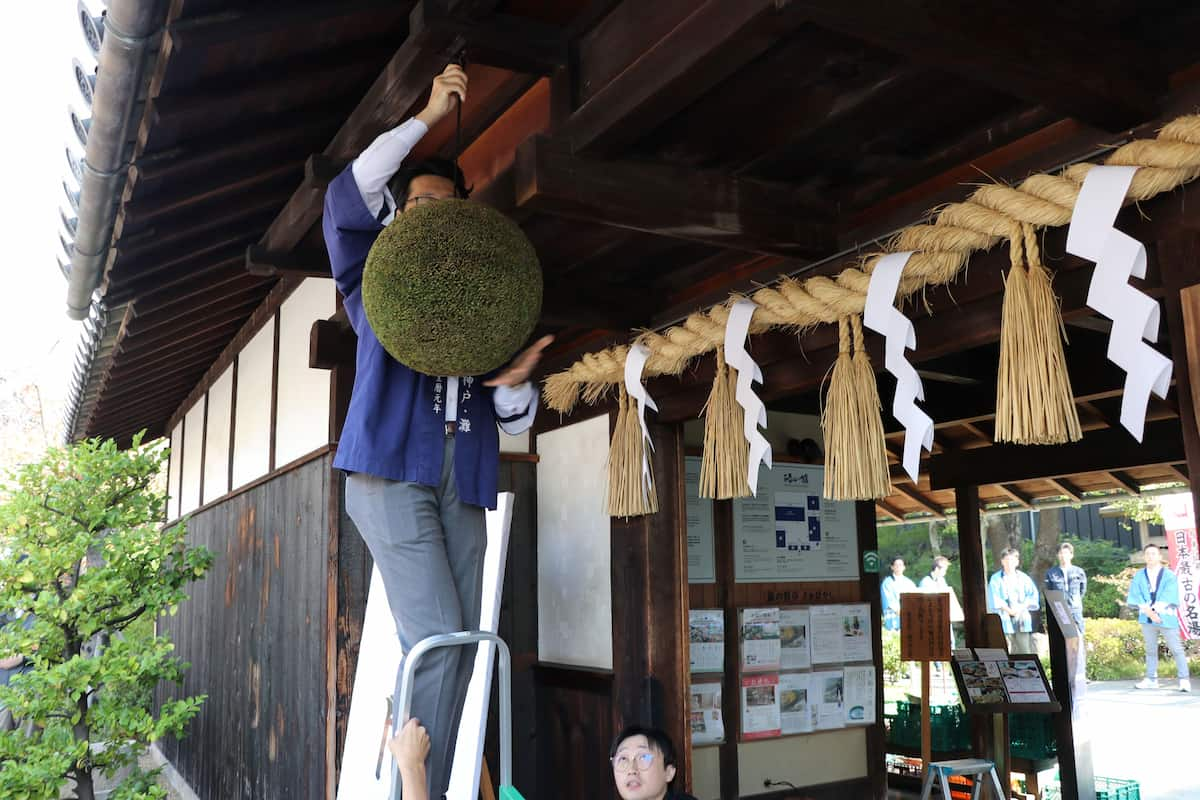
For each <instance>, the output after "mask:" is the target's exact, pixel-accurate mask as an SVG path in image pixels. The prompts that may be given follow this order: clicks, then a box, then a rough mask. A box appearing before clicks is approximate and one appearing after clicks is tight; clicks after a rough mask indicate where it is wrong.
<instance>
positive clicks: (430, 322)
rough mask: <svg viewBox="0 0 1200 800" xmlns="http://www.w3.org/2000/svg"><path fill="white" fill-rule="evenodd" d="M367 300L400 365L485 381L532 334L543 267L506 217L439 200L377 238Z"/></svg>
mask: <svg viewBox="0 0 1200 800" xmlns="http://www.w3.org/2000/svg"><path fill="white" fill-rule="evenodd" d="M362 297H363V307H364V309H365V310H366V313H367V320H368V322H370V323H371V328H372V329H373V330H374V332H375V336H376V337H377V338H378V339H379V341H380V343H381V344H382V345H383V347H384V349H385V350H387V352H388V353H390V354H391V356H392V358H395V359H396V360H397V361H399V362H400V363H401V364H404V365H405V366H408V367H410V368H411V369H414V370H416V371H417V372H423V373H425V374H427V375H482V374H484V373H487V372H490V371H491V370H494V369H496V368H497V367H501V366H503V365H504V364H505V363H507V362H508V360H509V359H511V358H512V357H513V355H514V354H515V353H516V352H517V350H518V349H520V347H521V345H522V344H524V343H525V341H526V340H527V339H528V338H529V336H530V334H531V333H533V327H534V325H535V324H537V321H538V317H539V316H540V315H541V311H542V269H541V266H540V265H539V264H538V259H537V253H536V252H535V251H534V249H533V245H532V244H530V242H529V240H528V239H527V238H525V234H524V233H523V232H522V231H521V229H520V228H519V227H517V225H516V223H514V222H513V221H512V220H510V219H508V217H505V216H504V215H503V214H501V213H500V212H498V211H496V210H495V209H493V208H490V207H488V206H485V205H483V204H481V203H471V202H468V201H466V200H441V201H439V202H436V203H424V204H422V205H419V206H417V207H415V208H413V209H410V210H409V211H406V212H404V213H403V214H397V215H396V219H395V221H393V222H392V223H391V224H390V225H388V226H387V228H385V229H384V230H383V232H382V233H381V234H379V238H378V239H377V240H376V241H375V244H374V246H372V248H371V252H370V253H369V254H368V255H367V263H366V267H365V269H364V271H363V282H362Z"/></svg>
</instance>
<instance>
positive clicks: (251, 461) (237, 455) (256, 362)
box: [232, 320, 275, 489]
mask: <svg viewBox="0 0 1200 800" xmlns="http://www.w3.org/2000/svg"><path fill="white" fill-rule="evenodd" d="M274 354H275V323H274V321H273V320H267V324H265V325H263V328H262V330H260V331H259V332H258V333H257V334H255V335H254V338H252V339H251V340H250V342H249V343H248V344H247V345H246V347H245V349H243V350H242V352H241V353H239V354H238V384H237V401H236V403H235V406H234V413H235V414H236V415H237V422H236V423H235V424H234V429H233V436H234V440H233V487H232V488H234V489H237V488H238V487H239V486H245V485H246V484H247V483H249V482H250V481H252V480H254V479H255V478H260V477H262V476H263V475H266V474H267V471H268V470H269V469H270V464H271V454H270V447H271V371H272V366H273V363H272V359H273V357H274Z"/></svg>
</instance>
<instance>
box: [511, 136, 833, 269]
mask: <svg viewBox="0 0 1200 800" xmlns="http://www.w3.org/2000/svg"><path fill="white" fill-rule="evenodd" d="M515 171H516V174H515V180H516V202H517V206H518V207H520V208H529V209H533V210H535V211H540V212H544V213H548V214H555V215H559V216H563V217H569V218H571V219H578V220H582V221H585V222H590V223H595V224H600V225H611V226H614V227H618V228H625V229H628V230H636V231H641V232H643V233H652V234H656V235H660V236H670V237H674V238H678V239H686V240H689V241H694V242H701V243H703V244H708V245H712V246H715V247H724V248H732V249H738V250H749V251H752V252H757V253H770V254H776V255H785V256H794V257H817V256H820V255H824V254H827V253H829V252H831V251H832V250H834V249H835V248H836V247H837V236H836V233H835V231H834V228H833V226H832V225H831V224H829V223H823V222H813V221H810V220H812V215H811V214H809V213H806V212H805V211H804V210H803V209H800V208H797V197H796V190H795V189H794V188H792V187H789V186H786V185H782V184H772V183H768V182H766V181H756V180H748V179H741V178H737V177H735V176H732V175H725V174H721V173H714V172H706V171H701V170H693V169H688V168H685V167H676V166H671V165H666V164H643V163H635V162H627V161H600V160H596V159H591V158H586V157H580V156H575V155H572V154H571V153H569V152H568V151H567V149H566V148H565V147H564V146H563V145H562V144H560V143H556V142H552V141H551V140H550V139H548V138H546V137H542V136H536V137H533V138H532V139H529V140H527V141H526V142H524V143H523V144H521V146H520V147H519V148H518V150H517V160H516V164H515Z"/></svg>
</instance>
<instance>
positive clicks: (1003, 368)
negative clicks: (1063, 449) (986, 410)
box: [996, 224, 1083, 444]
mask: <svg viewBox="0 0 1200 800" xmlns="http://www.w3.org/2000/svg"><path fill="white" fill-rule="evenodd" d="M1009 253H1010V259H1011V261H1012V268H1011V269H1010V270H1009V272H1008V277H1007V278H1006V280H1005V282H1004V311H1003V316H1002V321H1001V332H1000V369H999V374H998V376H997V380H996V441H997V442H1012V443H1015V444H1063V443H1065V442H1074V441H1078V440H1079V439H1080V438H1081V437H1082V435H1083V434H1082V432H1081V431H1080V428H1079V412H1078V410H1077V409H1076V407H1075V397H1074V395H1073V394H1072V393H1071V382H1070V378H1069V377H1068V375H1067V361H1066V356H1065V355H1064V353H1063V340H1064V339H1065V338H1066V330H1065V328H1064V326H1063V321H1062V314H1061V311H1060V309H1059V305H1058V298H1057V297H1055V295H1054V289H1053V288H1052V286H1051V284H1050V281H1051V279H1050V273H1049V271H1048V270H1047V269H1046V267H1045V265H1043V264H1042V260H1041V252H1040V248H1039V247H1038V243H1037V233H1036V231H1035V230H1034V228H1033V226H1031V225H1028V224H1022V225H1021V226H1020V231H1019V234H1014V237H1013V241H1012V242H1011V243H1010V251H1009ZM1022 254H1023V256H1024V258H1022V257H1021V256H1022ZM1022 262H1024V263H1022Z"/></svg>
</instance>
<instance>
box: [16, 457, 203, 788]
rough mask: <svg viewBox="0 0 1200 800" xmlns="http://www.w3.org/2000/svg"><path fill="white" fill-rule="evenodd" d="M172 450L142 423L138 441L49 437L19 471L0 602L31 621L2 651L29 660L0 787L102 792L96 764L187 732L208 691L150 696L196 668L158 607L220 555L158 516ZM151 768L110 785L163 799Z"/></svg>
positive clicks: (111, 767)
mask: <svg viewBox="0 0 1200 800" xmlns="http://www.w3.org/2000/svg"><path fill="white" fill-rule="evenodd" d="M166 458H167V452H166V450H165V449H164V448H156V447H151V446H145V445H142V444H141V435H140V434H139V435H138V436H137V437H135V438H134V441H133V445H132V447H131V448H130V449H128V450H119V449H118V448H117V446H116V445H115V444H114V443H113V442H112V441H111V440H110V441H105V442H101V441H98V440H92V441H87V442H83V443H80V444H77V445H74V446H72V447H67V448H61V449H52V450H50V451H48V452H47V453H46V455H45V456H44V457H43V458H42V460H41V461H39V462H37V463H33V464H29V465H27V466H26V467H24V468H22V469H21V470H20V471H18V472H16V473H14V474H13V475H12V476H11V477H10V484H9V486H7V487H6V489H7V492H6V495H5V500H4V502H3V504H2V505H0V535H2V536H3V540H4V550H5V554H4V556H3V557H0V609H2V610H5V611H15V610H20V611H23V612H25V613H27V614H31V615H32V619H33V622H32V624H31V625H28V626H21V625H12V624H10V625H7V626H5V627H3V628H2V629H0V658H6V657H9V656H12V655H14V654H21V655H24V656H25V657H26V658H27V659H28V660H29V661H30V662H31V668H30V669H29V670H28V671H27V672H24V673H23V674H20V675H17V676H14V677H13V679H12V681H11V683H10V684H9V686H7V687H0V704H2V705H4V706H5V707H7V708H8V709H10V710H11V711H12V713H13V716H14V717H15V718H17V719H19V720H22V721H23V724H22V725H21V727H20V728H19V729H18V730H15V731H7V732H0V797H4V798H24V800H58V799H59V798H60V797H66V796H69V795H64V794H63V792H64V788H65V786H66V784H67V783H68V782H73V783H74V795H70V796H73V797H75V798H78V800H92V798H93V797H94V796H95V786H94V778H95V775H96V773H101V774H103V775H105V776H106V777H109V778H112V777H113V776H115V775H116V774H117V773H118V772H119V771H121V770H123V769H125V768H128V767H131V766H134V765H135V764H136V763H137V760H138V758H139V756H141V755H142V754H143V753H144V752H145V751H146V748H147V746H148V744H149V743H150V742H153V741H155V740H157V739H158V738H160V737H162V736H163V735H165V734H168V733H169V734H171V735H174V736H181V735H182V734H183V731H184V728H185V726H186V724H187V722H188V720H190V719H191V718H192V717H193V716H195V714H196V712H197V711H198V710H199V708H200V704H201V703H202V702H203V700H204V698H203V697H188V698H184V699H181V700H176V701H172V702H168V703H164V704H163V705H162V706H161V707H160V708H158V709H155V707H154V703H153V691H154V688H155V687H156V686H157V685H158V682H159V681H162V680H167V681H174V682H177V683H178V682H180V681H181V680H182V676H183V670H184V669H185V667H186V665H185V664H183V663H182V662H180V661H179V659H177V658H176V657H175V655H174V646H173V645H172V644H171V642H170V641H169V640H168V639H167V638H165V637H156V636H153V635H152V627H151V626H152V623H153V619H154V618H155V617H156V616H157V615H158V614H160V613H164V612H167V611H172V612H173V611H174V609H175V608H176V606H177V605H178V604H179V603H180V602H181V601H182V600H184V599H185V598H186V594H185V593H184V587H185V586H186V585H187V584H188V583H190V582H191V581H193V580H196V579H198V578H200V577H202V576H203V575H204V574H205V572H206V571H207V570H208V568H209V566H210V565H211V563H212V555H211V554H210V553H209V552H208V551H207V550H205V549H203V548H192V547H188V546H187V545H186V544H185V542H184V534H185V528H184V525H183V524H178V525H176V526H174V527H172V528H170V529H166V530H160V528H159V525H160V522H161V520H162V518H163V505H164V502H165V498H164V497H163V496H162V494H161V493H160V492H156V491H154V490H152V489H151V488H150V487H151V485H152V484H153V482H154V480H155V478H156V476H157V475H158V474H159V472H160V470H161V468H162V466H163V464H164V462H165V459H166ZM126 633H129V635H128V636H126V635H125V634H126ZM97 644H99V646H97ZM153 776H154V773H142V772H141V771H140V770H137V769H134V770H133V772H132V774H130V775H128V776H127V777H126V778H124V779H122V780H121V782H120V784H119V785H118V786H117V787H116V788H115V790H114V792H113V793H112V794H111V795H110V796H111V797H112V798H118V799H119V800H156V799H157V798H161V797H162V796H163V793H162V790H161V789H159V788H158V787H156V786H154V785H153Z"/></svg>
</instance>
